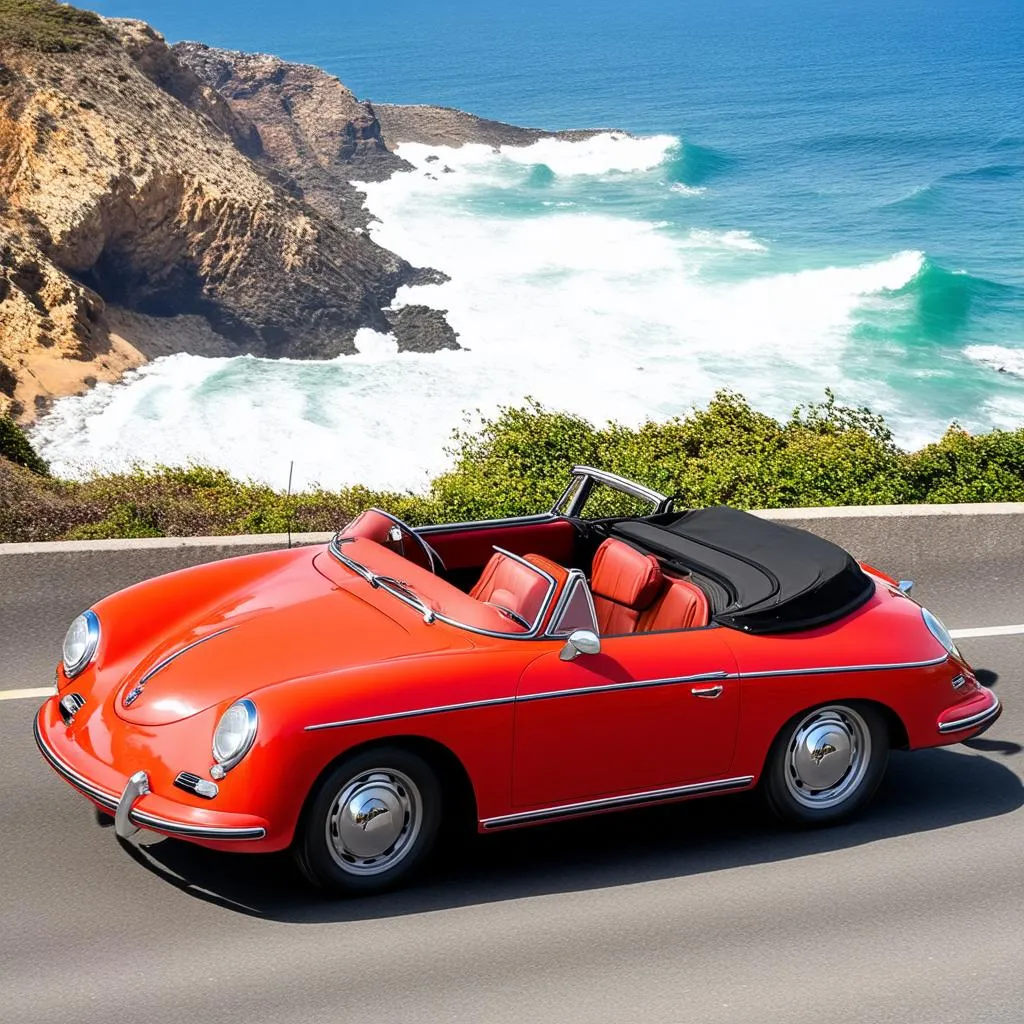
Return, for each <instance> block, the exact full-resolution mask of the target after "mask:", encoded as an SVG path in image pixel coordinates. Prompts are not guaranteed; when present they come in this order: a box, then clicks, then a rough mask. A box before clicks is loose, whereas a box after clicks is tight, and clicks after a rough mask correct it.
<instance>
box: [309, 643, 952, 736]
mask: <svg viewBox="0 0 1024 1024" xmlns="http://www.w3.org/2000/svg"><path fill="white" fill-rule="evenodd" d="M521 635H524V636H525V634H521ZM945 660H946V656H945V655H943V656H942V657H941V658H932V659H931V660H930V661H907V662H893V663H890V664H887V665H830V666H827V667H824V668H797V669H775V670H772V671H771V672H704V673H701V674H699V675H693V676H671V677H669V678H665V679H640V680H636V681H632V682H628V683H603V684H601V685H598V686H582V687H576V688H575V689H567V690H548V691H545V692H543V693H528V694H526V695H522V694H521V695H519V696H513V697H495V698H493V699H491V700H480V701H466V702H464V703H461V704H443V705H440V706H438V707H430V708H416V709H414V710H411V711H393V712H391V713H390V714H386V715H369V716H367V717H365V718H349V719H343V720H341V721H337V722H322V723H317V724H315V725H307V726H305V728H304V731H305V732H317V731H318V730H320V729H340V728H343V727H344V726H347V725H367V724H369V723H371V722H390V721H394V720H397V719H399V718H420V717H421V716H423V715H437V714H441V713H442V712H446V711H462V710H464V709H466V708H477V707H490V706H492V705H498V704H525V703H528V702H529V701H534V700H547V699H548V698H557V697H579V696H584V695H586V694H590V693H601V692H603V691H605V690H638V689H642V688H644V687H649V686H650V687H653V686H673V685H675V684H678V683H700V682H705V681H710V680H719V679H768V678H772V677H775V676H807V675H829V674H831V673H838V672H877V671H884V670H886V669H893V670H896V669H907V668H929V667H931V666H933V665H939V664H941V663H942V662H944V661H945Z"/></svg>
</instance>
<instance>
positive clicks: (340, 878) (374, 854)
mask: <svg viewBox="0 0 1024 1024" xmlns="http://www.w3.org/2000/svg"><path fill="white" fill-rule="evenodd" d="M440 823H441V787H440V785H439V783H438V779H437V774H436V773H435V772H434V770H433V768H432V767H431V766H430V765H429V764H428V763H427V762H426V761H425V760H424V759H423V758H422V757H420V756H419V755H417V754H414V753H412V751H409V750H404V749H402V748H401V747H377V748H374V749H371V750H364V751H363V752H362V753H359V754H356V755H355V756H353V757H351V758H347V759H346V760H344V761H342V762H341V763H340V764H339V765H338V766H337V767H336V768H334V769H333V770H332V771H331V772H329V773H328V775H327V776H326V777H325V778H324V779H323V781H322V782H321V783H320V784H319V785H318V787H317V789H316V791H315V792H314V794H313V796H312V799H311V802H310V804H309V807H308V809H307V813H306V814H305V816H304V818H303V821H302V822H301V823H300V826H299V829H298V831H297V833H296V837H295V844H294V853H295V858H296V861H297V862H298V865H299V867H300V869H301V870H302V872H303V874H305V875H306V877H307V878H308V879H309V880H310V881H311V882H313V883H314V884H315V885H318V886H320V887H322V888H324V889H329V890H331V891H332V892H334V893H336V894H338V895H342V896H356V895H369V894H372V893H377V892H383V891H385V890H387V889H393V888H395V887H397V886H399V885H402V884H404V883H405V882H406V881H407V880H408V879H409V878H410V877H411V876H412V875H413V874H415V872H416V871H417V870H418V869H419V868H420V867H421V866H422V864H423V862H424V861H425V860H426V859H427V857H428V855H429V854H430V851H431V849H432V848H433V846H434V842H435V840H436V838H437V833H438V828H439V826H440Z"/></svg>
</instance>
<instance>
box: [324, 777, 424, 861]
mask: <svg viewBox="0 0 1024 1024" xmlns="http://www.w3.org/2000/svg"><path fill="white" fill-rule="evenodd" d="M421 818H422V798H421V797H420V791H419V790H418V789H417V788H416V784H415V783H414V782H413V781H412V779H410V778H409V777H408V776H407V775H404V774H403V773H402V772H399V771H394V770H393V769H390V768H381V769H374V770H373V771H369V772H362V773H361V774H359V775H357V776H356V777H355V778H353V779H350V780H349V781H348V782H346V783H345V785H344V786H342V787H341V789H340V790H339V792H338V795H337V796H336V797H335V798H334V802H333V803H332V804H331V809H330V812H329V813H328V815H327V848H328V849H329V850H330V852H331V856H332V857H333V858H334V860H335V862H336V863H337V864H338V866H339V867H340V868H342V869H343V870H344V871H348V872H350V873H351V874H355V875H378V874H380V873H381V872H383V871H388V870H390V869H391V868H393V867H394V866H395V865H396V864H397V863H398V862H399V861H400V860H402V858H403V857H405V856H406V854H408V852H409V851H410V850H411V849H412V847H413V844H414V843H415V841H416V837H417V836H418V835H419V831H420V821H421Z"/></svg>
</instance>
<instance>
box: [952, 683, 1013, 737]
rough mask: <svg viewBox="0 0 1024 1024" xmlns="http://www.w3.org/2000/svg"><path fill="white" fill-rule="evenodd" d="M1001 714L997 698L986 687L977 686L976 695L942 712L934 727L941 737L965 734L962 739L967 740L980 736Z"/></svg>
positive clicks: (1001, 708)
mask: <svg viewBox="0 0 1024 1024" xmlns="http://www.w3.org/2000/svg"><path fill="white" fill-rule="evenodd" d="M1002 713H1003V706H1002V704H1000V703H999V698H998V697H997V696H996V695H995V694H994V693H993V692H992V691H991V690H990V689H988V687H985V686H979V687H978V692H977V694H976V695H975V696H973V697H972V698H971V699H970V700H966V701H963V702H962V703H960V704H955V705H954V706H953V707H951V708H947V709H946V710H945V711H943V713H942V714H941V715H940V716H939V720H938V722H937V723H936V727H937V728H938V730H939V732H940V733H941V734H942V735H943V736H949V735H951V734H953V733H965V734H968V735H964V736H963V737H962V738H963V739H969V738H971V737H973V736H980V735H981V734H982V733H983V732H984V731H985V730H986V729H988V728H989V726H991V725H992V724H993V723H994V722H995V720H996V719H997V718H998V717H999V716H1000V715H1001V714H1002ZM954 742H955V741H954Z"/></svg>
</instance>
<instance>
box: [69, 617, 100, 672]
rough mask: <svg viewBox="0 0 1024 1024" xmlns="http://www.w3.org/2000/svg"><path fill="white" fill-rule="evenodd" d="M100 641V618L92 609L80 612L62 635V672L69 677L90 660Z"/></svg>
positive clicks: (79, 670) (80, 669)
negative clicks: (63, 635)
mask: <svg viewBox="0 0 1024 1024" xmlns="http://www.w3.org/2000/svg"><path fill="white" fill-rule="evenodd" d="M99 642H100V620H99V619H98V618H96V613H95V612H93V611H88V612H82V614H81V615H79V616H78V618H77V619H75V621H74V622H72V623H71V625H70V626H69V627H68V631H67V635H66V636H65V637H64V650H63V656H64V674H65V675H66V676H67V677H68V678H69V679H71V678H72V677H73V676H77V675H78V673H79V672H81V671H82V669H83V668H85V666H86V665H88V664H89V662H90V661H92V659H93V656H94V655H95V654H96V648H97V646H98V645H99Z"/></svg>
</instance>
